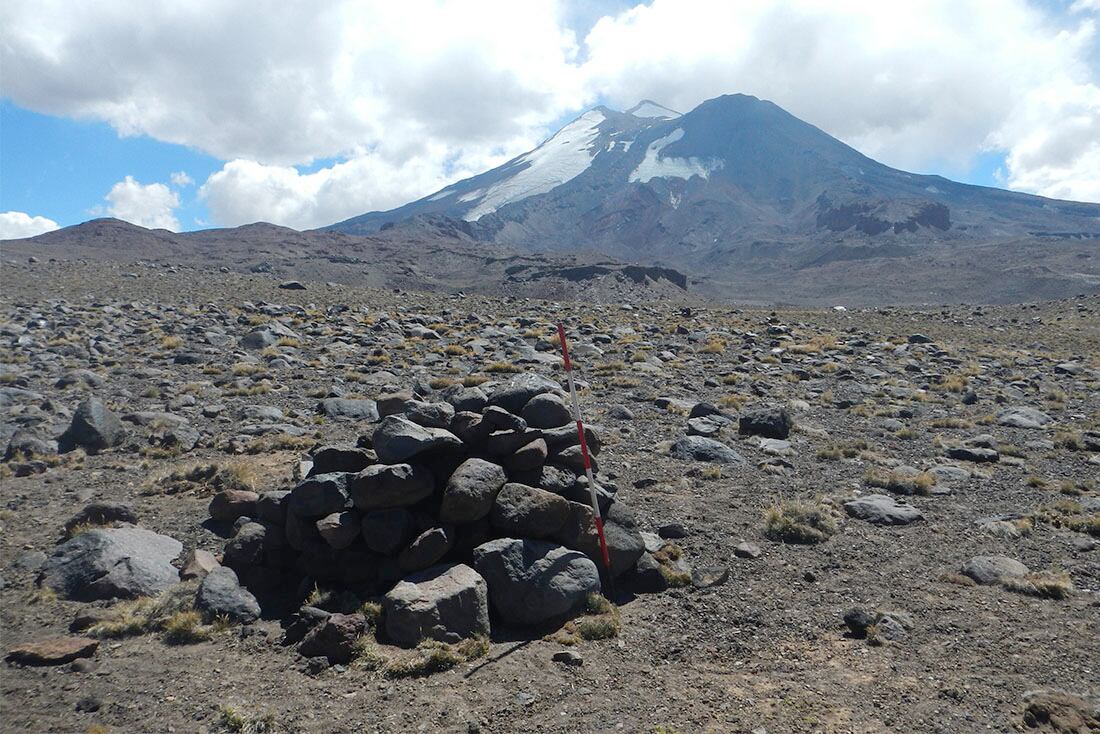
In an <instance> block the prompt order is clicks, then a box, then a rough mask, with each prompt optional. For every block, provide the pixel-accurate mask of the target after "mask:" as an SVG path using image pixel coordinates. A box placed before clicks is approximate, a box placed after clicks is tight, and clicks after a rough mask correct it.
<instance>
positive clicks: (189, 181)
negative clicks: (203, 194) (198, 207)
mask: <svg viewBox="0 0 1100 734" xmlns="http://www.w3.org/2000/svg"><path fill="white" fill-rule="evenodd" d="M169 180H170V181H171V182H172V185H173V186H178V187H179V188H183V187H184V186H191V185H193V184H194V183H195V179H193V178H191V177H190V176H189V175H187V171H175V172H173V173H172V175H171V176H170V177H169Z"/></svg>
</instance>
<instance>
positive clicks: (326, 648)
mask: <svg viewBox="0 0 1100 734" xmlns="http://www.w3.org/2000/svg"><path fill="white" fill-rule="evenodd" d="M366 630H367V620H366V618H365V617H364V616H363V615H362V614H330V615H329V616H328V617H326V618H325V619H324V621H322V622H320V623H318V624H317V625H316V626H314V627H313V629H311V630H310V631H309V632H307V633H306V636H305V638H303V639H302V642H301V644H299V645H298V654H300V655H301V656H303V657H307V658H314V657H323V658H326V659H327V660H328V662H329V665H338V664H346V663H350V662H351V660H352V658H354V657H355V641H356V640H358V639H359V637H360V636H361V635H362V634H363V633H364V632H366Z"/></svg>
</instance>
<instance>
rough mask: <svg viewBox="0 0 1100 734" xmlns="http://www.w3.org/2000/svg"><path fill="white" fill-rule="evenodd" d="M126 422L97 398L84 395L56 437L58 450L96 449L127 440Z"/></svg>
mask: <svg viewBox="0 0 1100 734" xmlns="http://www.w3.org/2000/svg"><path fill="white" fill-rule="evenodd" d="M126 436H127V431H126V426H125V425H124V424H123V423H122V421H121V420H120V419H119V417H118V416H117V415H115V414H114V413H113V412H111V410H110V409H109V408H108V407H107V406H106V405H104V404H103V401H102V400H100V399H99V398H95V397H90V398H86V399H84V400H83V401H82V402H81V403H80V405H79V406H77V409H76V412H75V413H74V414H73V419H72V422H71V423H70V424H69V428H68V429H67V430H66V431H65V432H64V433H63V434H61V437H60V438H58V439H57V450H58V451H60V452H61V453H63V454H64V453H68V452H69V451H73V450H75V449H76V448H78V447H79V448H82V449H84V450H85V451H87V452H88V453H89V454H95V453H99V452H100V451H103V450H105V449H109V448H111V447H113V446H117V445H119V444H120V443H122V442H123V441H125V440H126Z"/></svg>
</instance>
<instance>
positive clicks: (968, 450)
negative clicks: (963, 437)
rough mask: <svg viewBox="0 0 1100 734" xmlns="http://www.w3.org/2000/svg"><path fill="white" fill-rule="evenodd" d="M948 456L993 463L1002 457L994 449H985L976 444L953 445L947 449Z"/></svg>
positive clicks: (961, 459) (960, 459)
mask: <svg viewBox="0 0 1100 734" xmlns="http://www.w3.org/2000/svg"><path fill="white" fill-rule="evenodd" d="M947 456H948V457H949V458H952V459H957V460H958V461H972V462H974V463H993V462H995V461H997V460H998V459H1000V458H1001V455H1000V454H999V453H997V451H996V450H994V449H983V448H979V447H976V446H952V447H951V448H949V449H947Z"/></svg>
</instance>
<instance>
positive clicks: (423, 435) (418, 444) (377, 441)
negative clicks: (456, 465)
mask: <svg viewBox="0 0 1100 734" xmlns="http://www.w3.org/2000/svg"><path fill="white" fill-rule="evenodd" d="M373 440H374V450H375V452H376V453H377V454H378V459H379V461H382V462H384V463H386V464H397V463H400V462H403V461H407V460H408V459H411V458H413V457H415V456H419V455H420V454H424V453H427V452H429V451H438V450H447V449H452V450H455V449H461V448H462V446H463V444H462V441H461V440H460V439H459V438H458V437H457V436H455V435H454V434H453V433H451V432H450V431H448V430H446V429H444V428H425V427H424V426H420V425H417V424H416V423H413V422H412V421H410V420H409V419H408V418H405V417H403V416H399V415H388V416H386V417H385V418H383V419H382V423H381V424H379V426H378V428H377V429H376V430H375V432H374V438H373Z"/></svg>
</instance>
